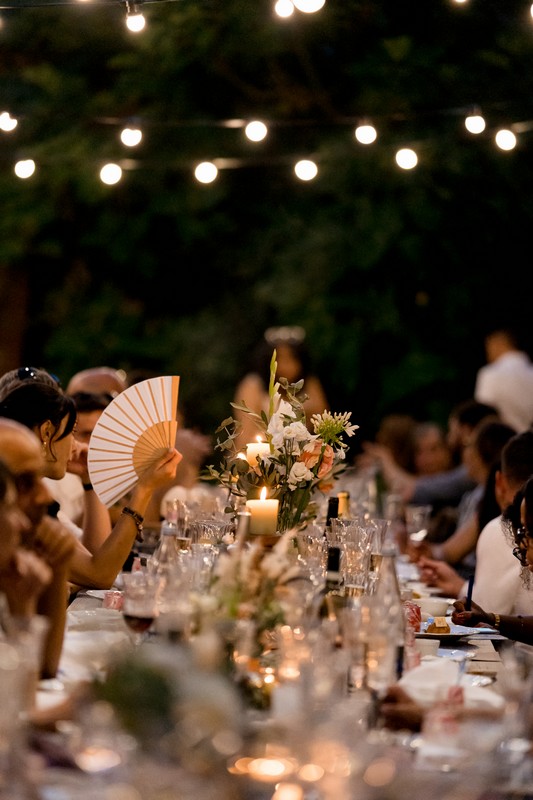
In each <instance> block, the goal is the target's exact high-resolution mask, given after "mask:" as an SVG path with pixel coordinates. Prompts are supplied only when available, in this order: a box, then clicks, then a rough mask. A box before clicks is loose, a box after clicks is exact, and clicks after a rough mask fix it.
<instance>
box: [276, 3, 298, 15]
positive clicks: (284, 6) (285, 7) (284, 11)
mask: <svg viewBox="0 0 533 800" xmlns="http://www.w3.org/2000/svg"><path fill="white" fill-rule="evenodd" d="M274 11H275V13H276V14H277V15H278V17H282V18H283V19H287V17H291V16H292V15H293V14H294V3H293V2H292V0H277V3H276V5H275V6H274Z"/></svg>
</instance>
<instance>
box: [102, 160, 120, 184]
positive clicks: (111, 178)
mask: <svg viewBox="0 0 533 800" xmlns="http://www.w3.org/2000/svg"><path fill="white" fill-rule="evenodd" d="M121 178H122V168H121V167H119V165H118V164H111V163H110V164H105V165H104V166H103V167H102V169H101V170H100V180H101V181H102V183H105V184H107V185H108V186H113V185H114V184H115V183H118V182H119V180H120V179H121Z"/></svg>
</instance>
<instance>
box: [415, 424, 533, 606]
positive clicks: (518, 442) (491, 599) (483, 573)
mask: <svg viewBox="0 0 533 800" xmlns="http://www.w3.org/2000/svg"><path fill="white" fill-rule="evenodd" d="M530 475H533V431H525V432H524V433H518V434H516V435H515V436H513V437H512V438H511V439H509V441H508V442H507V444H506V445H505V447H504V448H503V450H502V455H501V467H500V469H498V470H496V474H495V492H496V498H497V500H498V504H499V506H500V512H501V513H500V514H499V515H498V516H496V517H494V519H492V520H490V522H488V523H487V524H486V525H485V526H484V528H483V530H482V531H481V533H480V535H479V538H478V541H477V545H476V570H475V579H474V586H473V590H472V599H473V600H474V601H475V602H476V603H478V605H480V606H482V607H487V606H490V605H495V606H496V607H497V608H499V609H500V613H502V614H517V613H522V614H533V592H530V591H529V589H528V588H527V587H525V586H524V582H523V580H522V577H521V570H520V565H519V564H518V563H517V560H516V558H515V556H514V554H513V547H514V541H513V539H512V537H511V536H509V535H508V533H507V527H508V523H505V521H504V518H503V513H504V512H505V511H506V509H507V508H508V507H509V506H510V505H511V504H512V502H513V499H514V497H515V495H516V493H517V492H518V491H519V489H520V488H521V487H522V486H523V484H524V483H525V482H526V480H527V479H528V478H529V476H530ZM418 566H419V568H420V571H421V577H422V580H423V581H425V582H426V583H427V584H428V585H430V586H436V587H437V588H438V589H439V590H440V593H441V594H443V595H448V596H451V597H463V596H465V595H466V593H467V586H466V585H465V583H464V580H463V578H462V576H461V575H459V573H458V572H456V570H454V569H453V567H452V566H450V565H449V564H447V563H446V562H445V561H436V560H433V559H428V558H422V559H420V561H419V562H418Z"/></svg>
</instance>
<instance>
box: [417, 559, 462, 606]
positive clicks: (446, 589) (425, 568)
mask: <svg viewBox="0 0 533 800" xmlns="http://www.w3.org/2000/svg"><path fill="white" fill-rule="evenodd" d="M418 569H419V570H420V580H421V581H423V582H424V583H425V584H426V586H436V587H437V588H438V589H439V591H440V592H441V594H443V595H448V596H449V597H458V596H459V594H460V593H461V590H462V588H463V585H464V580H463V579H462V578H461V576H460V575H459V574H458V573H457V572H456V571H455V570H454V568H453V567H452V566H451V565H450V564H448V563H447V562H446V561H437V560H435V559H433V558H427V557H426V556H423V557H421V558H420V559H419V560H418Z"/></svg>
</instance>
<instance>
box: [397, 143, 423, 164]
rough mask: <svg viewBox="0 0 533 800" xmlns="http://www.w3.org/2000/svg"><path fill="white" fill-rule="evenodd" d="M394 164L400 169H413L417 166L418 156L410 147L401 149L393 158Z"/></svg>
mask: <svg viewBox="0 0 533 800" xmlns="http://www.w3.org/2000/svg"><path fill="white" fill-rule="evenodd" d="M395 159H396V163H397V164H398V166H399V167H401V169H414V168H415V167H416V165H417V164H418V156H417V154H416V153H415V151H414V150H411V148H410V147H402V149H401V150H398V152H397V153H396V156H395Z"/></svg>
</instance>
